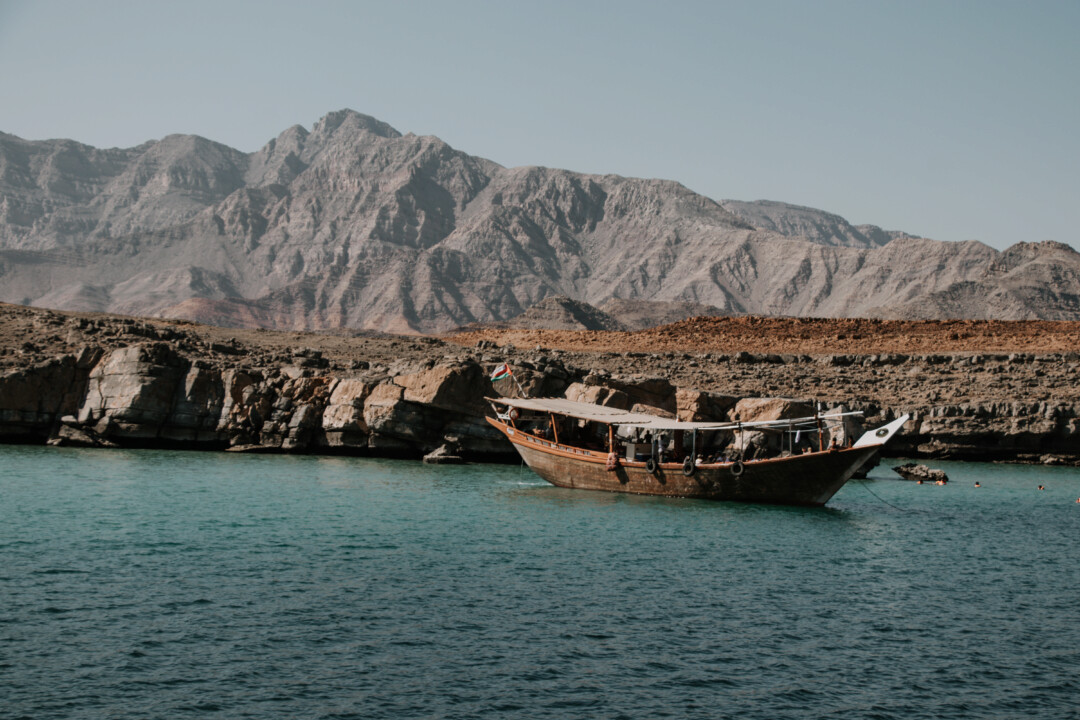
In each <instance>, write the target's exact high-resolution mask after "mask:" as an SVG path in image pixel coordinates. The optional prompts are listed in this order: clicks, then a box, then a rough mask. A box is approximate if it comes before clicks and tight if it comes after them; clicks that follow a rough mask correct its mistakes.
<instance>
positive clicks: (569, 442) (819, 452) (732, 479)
mask: <svg viewBox="0 0 1080 720" xmlns="http://www.w3.org/2000/svg"><path fill="white" fill-rule="evenodd" d="M486 399H487V400H488V402H490V403H491V404H492V408H493V409H494V411H495V417H488V418H487V421H488V422H489V423H491V424H492V425H493V426H494V427H496V428H497V429H498V430H499V431H500V432H502V433H503V435H505V436H506V439H507V440H509V441H510V442H511V443H513V445H514V448H515V449H516V450H517V451H518V453H519V454H520V455H521V458H522V460H524V461H525V463H526V464H527V465H528V466H529V467H530V468H531V469H532V470H533V471H534V472H535V473H536V474H537V475H539V476H540V477H542V478H543V479H544V480H546V481H548V482H549V483H551V484H552V485H556V486H558V487H564V488H576V489H582V490H607V491H611V492H624V493H636V494H641V495H666V496H670V497H685V498H701V499H707V500H735V501H740V502H754V503H775V504H782V505H810V506H820V505H824V504H825V503H827V502H828V501H829V499H830V498H831V497H832V496H833V495H835V494H836V492H837V491H838V490H839V489H840V488H841V487H843V486H844V483H846V482H847V481H848V480H849V479H850V478H851V477H852V475H854V474H855V473H856V472H857V471H858V470H859V469H860V468H861V467H863V466H864V465H865V464H866V463H867V461H869V460H870V459H871V458H872V457H873V456H874V454H875V453H876V452H878V451H879V450H880V449H881V448H882V447H883V446H884V445H885V443H887V442H888V441H889V440H890V439H891V438H892V437H893V435H895V434H896V433H897V432H898V431H899V430H900V428H901V427H902V426H903V424H904V423H905V422H906V421H907V419H908V417H909V416H907V415H904V416H903V417H900V418H897V419H896V420H893V421H892V422H890V423H888V424H887V425H884V426H882V427H880V428H876V429H874V430H871V431H869V432H867V433H865V434H864V435H863V436H862V437H860V438H859V439H858V440H857V441H855V442H854V443H852V444H851V445H850V446H849V447H838V446H837V445H835V444H834V445H832V446H831V447H825V446H824V441H823V437H824V430H825V429H826V428H827V427H828V426H830V425H832V426H835V425H837V424H839V423H840V422H843V420H842V418H843V417H845V416H848V415H859V414H861V413H832V414H816V415H813V416H811V417H804V418H792V419H784V420H766V421H758V422H745V423H721V422H684V421H679V420H672V419H667V418H661V417H656V416H654V415H648V414H644V413H634V412H627V411H625V410H619V409H617V408H611V407H605V406H601V405H592V404H590V403H581V402H575V401H573V400H566V399H562V398H506V397H503V398H486ZM717 431H726V432H727V433H729V434H730V433H741V432H742V431H764V432H773V433H784V434H785V435H782V436H781V437H784V436H786V437H788V438H789V444H790V447H791V449H792V451H794V450H795V443H796V441H795V440H794V439H792V438H797V437H798V435H797V433H807V434H809V435H811V436H812V435H814V434H816V436H817V437H816V439H817V444H816V447H815V448H813V449H812V451H810V452H804V453H802V454H794V453H788V454H786V455H785V456H781V457H774V458H769V459H763V460H742V459H739V458H738V457H723V456H719V457H717V456H716V454H715V453H713V454H710V452H709V448H708V446H707V443H706V441H707V440H708V439H710V438H712V439H713V440H715V438H716V437H717V435H718V433H717ZM642 437H644V438H645V439H646V441H645V442H636V440H638V439H640V438H642ZM699 437H700V438H701V440H700V444H699ZM737 437H741V435H737Z"/></svg>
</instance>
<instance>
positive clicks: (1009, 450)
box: [0, 305, 1080, 465]
mask: <svg viewBox="0 0 1080 720" xmlns="http://www.w3.org/2000/svg"><path fill="white" fill-rule="evenodd" d="M841 322H842V321H841ZM615 335H618V336H620V337H622V338H623V339H624V340H626V341H627V342H628V347H630V346H632V341H633V339H634V337H635V334H633V333H616V334H615ZM0 341H2V342H0V441H5V442H25V443H45V442H49V443H52V444H58V445H84V446H85V445H90V446H103V447H107V446H122V447H177V448H190V449H207V450H227V449H232V450H235V451H260V452H314V453H346V454H355V455H375V456H386V457H407V458H420V457H423V456H424V455H427V454H429V453H432V452H436V453H437V454H439V455H443V456H451V457H459V456H460V457H463V458H464V459H466V460H472V461H495V462H500V461H515V462H516V460H517V456H516V454H515V453H514V452H513V450H512V449H511V448H510V447H508V446H507V445H506V443H505V441H504V440H503V439H502V438H501V436H500V435H499V434H498V433H496V432H495V431H494V430H493V429H492V428H491V427H490V426H488V424H487V423H486V422H485V421H484V419H483V417H484V414H485V412H487V406H486V403H484V401H483V398H484V396H485V395H490V394H492V392H494V391H497V390H498V389H504V388H501V386H496V387H495V388H493V386H492V384H491V383H490V381H489V380H488V371H489V370H490V369H491V367H492V366H493V365H494V364H495V363H497V362H502V361H507V362H510V363H511V364H512V365H513V367H514V369H515V374H516V375H517V377H518V379H519V380H520V381H521V382H522V383H523V384H524V385H525V387H526V389H527V390H528V391H529V393H530V394H532V395H535V396H541V395H544V396H566V397H571V398H575V399H581V400H585V401H591V402H601V403H603V404H607V405H612V406H620V407H625V408H628V409H630V408H635V407H636V408H637V409H639V410H645V411H649V412H655V413H659V414H669V415H677V416H679V417H680V418H683V419H709V420H726V419H730V418H735V417H737V418H739V419H742V420H748V419H751V418H753V417H761V416H762V413H774V414H775V413H778V412H780V413H783V412H788V411H795V408H798V407H800V406H801V407H802V408H805V407H808V406H809V403H810V402H812V401H817V402H821V403H822V404H823V405H824V406H825V407H840V406H843V407H844V408H846V409H855V410H862V411H863V412H864V413H865V420H864V423H865V425H867V426H873V425H876V424H879V423H882V422H886V421H888V420H890V419H892V418H894V417H897V416H899V415H900V414H902V413H904V412H908V413H911V414H912V416H913V417H912V419H911V420H910V421H909V422H908V424H907V425H906V426H905V428H904V433H903V434H902V435H901V436H900V437H898V438H897V442H896V443H895V445H892V446H890V454H892V455H894V456H906V457H917V458H936V459H945V458H948V459H964V460H978V461H1013V462H1042V463H1047V464H1069V465H1080V419H1078V410H1080V398H1078V397H1077V390H1076V388H1075V386H1074V384H1073V382H1072V379H1073V378H1075V376H1076V371H1077V369H1080V356H1077V354H1076V353H1075V352H1072V353H1069V352H1038V351H1037V349H1036V351H1034V352H1025V353H994V352H973V351H970V350H966V351H962V352H953V353H949V352H947V348H943V351H942V352H938V353H934V354H903V353H877V354H829V355H825V354H795V353H786V354H777V353H750V352H746V351H735V352H696V353H679V352H673V351H666V352H652V353H650V352H643V351H638V350H636V349H635V350H628V351H625V352H611V351H603V352H599V351H589V350H564V349H559V348H558V347H543V346H534V347H533V348H531V349H524V348H516V347H514V346H513V345H510V344H499V342H498V338H496V339H476V338H475V337H472V336H469V337H466V338H456V339H455V338H454V337H452V336H448V337H444V338H430V337H415V336H389V335H371V334H366V335H362V334H355V333H353V334H349V333H343V334H313V333H291V332H268V331H254V330H245V331H242V330H232V329H227V328H215V327H211V326H203V325H196V324H194V323H185V322H178V321H167V320H156V319H135V318H123V317H116V316H105V315H89V314H78V313H60V312H53V311H48V310H40V309H34V308H27V307H21V306H12V305H0ZM462 342H468V343H469V344H468V345H465V344H461V343H462ZM553 345H554V343H553ZM768 398H796V399H801V402H787V401H772V402H766V401H765V399H768ZM800 411H804V410H800Z"/></svg>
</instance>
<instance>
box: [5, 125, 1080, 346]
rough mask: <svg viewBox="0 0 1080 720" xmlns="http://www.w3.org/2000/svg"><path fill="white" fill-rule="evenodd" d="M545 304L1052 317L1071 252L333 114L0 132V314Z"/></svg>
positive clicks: (261, 323) (505, 309)
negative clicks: (275, 123) (35, 136)
mask: <svg viewBox="0 0 1080 720" xmlns="http://www.w3.org/2000/svg"><path fill="white" fill-rule="evenodd" d="M552 296H566V297H568V298H571V299H572V300H574V301H582V302H587V303H590V304H592V305H596V306H604V305H605V303H608V302H610V301H612V300H626V301H635V302H659V303H663V305H661V306H660V307H659V308H658V309H657V310H656V311H655V312H653V311H649V310H647V309H642V308H640V307H638V309H637V310H635V311H634V313H633V314H634V315H636V316H638V317H639V318H643V319H645V318H654V319H656V320H657V321H660V320H662V319H663V318H664V317H667V319H669V320H670V319H673V316H672V315H671V314H672V313H675V314H678V313H679V312H683V311H685V309H686V308H691V307H693V308H699V309H701V308H705V310H704V311H700V310H699V312H703V313H708V314H713V313H755V314H780V315H792V316H821V317H851V316H882V317H933V318H941V317H975V318H990V317H992V318H998V319H1008V318H1021V319H1022V318H1047V319H1075V318H1080V254H1077V253H1076V252H1074V251H1072V250H1071V249H1070V248H1069V247H1068V246H1065V245H1060V244H1053V243H1052V244H1044V243H1040V244H1030V243H1021V244H1020V245H1018V246H1015V247H1014V248H1012V249H1010V250H1009V251H1006V252H1005V253H999V252H997V251H995V250H993V249H991V248H989V247H987V246H985V245H982V244H980V243H977V242H968V243H942V242H936V241H933V240H927V239H922V238H916V237H912V236H909V235H906V234H904V233H899V232H888V231H884V230H881V229H880V228H876V227H874V226H857V227H856V226H852V225H850V224H848V223H847V222H846V221H844V220H843V219H842V218H838V217H836V216H834V215H830V214H828V213H823V212H821V211H817V210H812V209H809V208H799V207H796V206H792V205H786V204H783V203H767V202H757V203H740V202H735V201H724V202H723V203H717V202H714V201H713V200H710V199H708V198H705V197H702V196H700V195H697V194H695V193H692V192H690V191H689V190H687V189H686V188H685V187H683V186H681V185H679V184H677V183H674V182H669V181H660V180H643V179H633V178H623V177H618V176H614V175H584V174H580V173H574V172H569V171H565V170H553V169H548V168H539V167H523V168H504V167H501V166H499V165H497V164H496V163H493V162H491V161H488V160H484V159H482V158H477V157H473V156H470V155H467V154H466V153H463V152H460V151H458V150H455V149H454V148H451V147H450V146H448V145H447V144H446V143H444V142H442V141H440V140H439V139H438V138H434V137H417V136H414V135H411V134H410V135H402V134H401V133H399V132H398V131H396V130H395V129H393V128H391V127H390V126H388V125H386V124H385V123H382V122H379V121H378V120H376V119H374V118H371V117H368V116H365V115H361V114H359V113H355V112H352V111H347V110H346V111H340V112H335V113H331V114H329V115H327V116H326V117H324V118H323V119H322V120H320V121H319V122H318V123H316V124H315V125H314V127H312V128H311V129H310V130H308V129H305V128H302V127H299V126H295V127H292V128H289V129H288V130H286V131H285V132H283V133H282V134H281V135H280V136H279V137H277V138H276V139H274V140H272V141H270V142H269V143H268V144H267V145H266V146H265V147H264V148H262V149H261V150H260V151H258V152H256V153H252V154H245V153H241V152H238V151H236V150H233V149H231V148H228V147H225V146H223V145H220V144H217V143H213V142H211V141H209V140H205V139H203V138H198V137H193V136H169V137H166V138H164V139H162V140H160V141H157V142H151V143H146V144H144V145H141V146H139V147H135V148H128V149H122V150H119V149H113V150H99V149H96V148H92V147H87V146H85V145H80V144H79V143H75V142H72V141H68V140H50V141H41V142H29V141H25V140H22V139H20V138H17V137H14V136H11V135H4V134H0V301H7V302H13V303H20V304H31V305H37V306H42V307H52V308H62V309H76V310H100V311H110V312H121V313H126V314H137V315H157V316H162V317H177V318H189V319H195V320H199V321H202V322H211V323H215V324H218V325H228V326H232V327H267V328H278V329H285V328H307V329H319V328H356V329H373V330H381V331H388V332H437V331H443V330H448V329H450V328H454V327H458V326H462V325H467V324H469V323H474V322H489V321H506V320H509V319H511V318H513V317H515V316H517V315H519V314H521V313H522V312H523V311H525V310H526V309H527V308H529V307H531V306H533V305H535V304H536V303H537V302H538V301H540V300H543V299H545V298H548V297H552ZM679 308H683V310H680V309H679ZM593 320H595V318H593V319H589V320H586V323H588V322H592V321H593ZM577 321H578V320H574V322H577ZM646 321H647V320H646Z"/></svg>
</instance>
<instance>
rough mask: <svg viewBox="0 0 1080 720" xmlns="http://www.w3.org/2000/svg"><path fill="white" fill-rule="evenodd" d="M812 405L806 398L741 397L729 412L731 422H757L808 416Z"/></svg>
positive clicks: (812, 407)
mask: <svg viewBox="0 0 1080 720" xmlns="http://www.w3.org/2000/svg"><path fill="white" fill-rule="evenodd" d="M813 414H814V406H813V404H812V403H810V402H808V401H806V400H792V399H790V398H743V399H742V400H739V401H738V402H737V403H735V407H734V409H733V410H731V412H730V413H729V415H730V417H731V421H732V422H758V421H762V420H784V419H787V418H798V417H809V416H811V415H813Z"/></svg>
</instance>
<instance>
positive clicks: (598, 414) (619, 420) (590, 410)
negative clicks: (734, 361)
mask: <svg viewBox="0 0 1080 720" xmlns="http://www.w3.org/2000/svg"><path fill="white" fill-rule="evenodd" d="M486 399H487V400H488V401H489V402H493V403H498V404H500V405H505V406H506V407H511V408H518V409H519V410H533V411H535V412H545V413H555V414H556V415H565V416H567V417H572V418H577V419H578V420H586V421H589V422H598V423H605V424H607V425H618V426H621V427H632V428H645V429H650V430H739V429H742V428H751V427H752V428H759V429H768V428H785V429H786V428H800V427H808V426H812V425H813V424H814V423H816V422H817V421H818V419H819V418H820V419H821V420H833V419H836V418H841V417H844V416H847V415H862V413H861V412H844V413H830V414H828V415H819V416H810V417H802V418H784V419H783V420H758V421H754V422H744V423H733V422H686V421H683V420H674V419H671V418H663V417H658V416H656V415H647V414H645V413H634V412H629V411H627V410H620V409H619V408H613V407H605V406H603V405H594V404H592V403H583V402H577V401H576V400H567V399H565V398H505V397H504V398H486Z"/></svg>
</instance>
